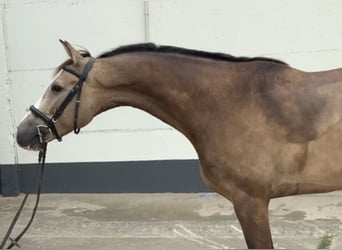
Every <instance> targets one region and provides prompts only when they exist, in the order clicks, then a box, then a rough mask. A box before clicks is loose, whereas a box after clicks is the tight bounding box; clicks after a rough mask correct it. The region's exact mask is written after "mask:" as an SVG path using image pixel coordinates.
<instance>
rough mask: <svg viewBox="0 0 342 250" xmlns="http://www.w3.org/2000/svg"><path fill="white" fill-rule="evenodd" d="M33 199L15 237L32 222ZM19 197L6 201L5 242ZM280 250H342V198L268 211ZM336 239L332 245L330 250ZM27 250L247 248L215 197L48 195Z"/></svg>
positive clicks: (299, 200) (1, 219)
mask: <svg viewBox="0 0 342 250" xmlns="http://www.w3.org/2000/svg"><path fill="white" fill-rule="evenodd" d="M34 198H35V197H34V196H33V197H31V199H30V201H29V202H28V205H27V206H26V207H25V210H24V213H23V214H22V217H21V220H20V221H19V222H18V225H17V228H16V230H15V232H18V231H19V230H21V229H22V228H23V227H24V225H25V224H26V222H27V220H28V218H29V216H30V213H31V208H32V206H33V203H34ZM21 199H22V196H21V197H15V198H13V197H12V198H1V197H0V237H1V238H2V237H3V236H4V234H5V231H6V230H7V227H8V225H9V223H10V220H11V219H12V217H13V216H14V213H15V212H16V210H17V208H18V206H19V203H20V201H21ZM270 218H271V225H272V233H273V239H274V243H275V246H276V247H277V248H282V249H284V248H287V249H289V248H290V249H298V248H301V249H303V248H304V249H317V247H318V245H319V244H320V243H322V242H323V241H324V239H325V240H327V239H328V240H327V241H326V242H328V243H327V244H326V246H328V247H329V248H330V249H342V225H341V220H342V193H341V192H335V193H329V194H319V195H306V196H296V197H287V198H280V199H275V200H273V201H272V202H271V205H270ZM329 241H331V244H329ZM20 244H21V246H22V249H29V250H30V249H32V250H33V249H72V250H79V249H120V250H130V249H142V250H144V249H146V250H147V249H149V250H156V249H158V250H159V249H165V250H171V249H187V250H193V249H232V248H235V249H236V248H239V249H241V248H246V245H245V242H244V239H243V235H242V233H241V229H240V226H239V223H238V221H237V219H236V216H235V214H234V211H233V208H232V205H231V204H230V202H228V201H226V200H225V199H223V198H222V197H220V196H218V195H216V194H212V193H204V194H43V195H42V197H41V202H40V206H39V211H38V214H37V217H36V219H35V221H34V223H33V224H32V226H31V228H30V230H29V231H28V232H27V234H26V235H25V236H24V238H23V239H22V240H21V242H20Z"/></svg>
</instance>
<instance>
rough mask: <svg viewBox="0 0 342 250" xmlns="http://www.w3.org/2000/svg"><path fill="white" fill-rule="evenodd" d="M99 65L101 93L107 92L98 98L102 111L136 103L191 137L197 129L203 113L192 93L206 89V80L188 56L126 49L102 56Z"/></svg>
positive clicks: (192, 137)
mask: <svg viewBox="0 0 342 250" xmlns="http://www.w3.org/2000/svg"><path fill="white" fill-rule="evenodd" d="M101 68H102V72H103V74H101V75H100V76H99V77H98V81H99V82H100V83H101V86H103V87H104V88H103V90H104V91H103V92H102V94H101V96H103V95H105V96H106V98H100V99H101V100H102V103H101V106H102V107H101V111H104V110H107V109H110V108H114V107H117V106H132V107H136V108H139V109H142V110H144V111H146V112H148V113H150V114H152V115H154V116H156V117H157V118H159V119H161V120H162V121H164V122H166V123H167V124H169V125H171V126H172V127H174V128H176V129H177V130H179V131H181V132H182V133H183V134H184V135H185V136H187V137H188V139H190V141H193V140H194V137H195V136H196V135H195V134H196V132H197V131H198V130H199V129H200V128H199V127H197V125H198V124H201V123H200V122H199V119H201V114H202V115H203V114H204V113H205V110H204V109H203V106H202V105H201V106H198V105H200V103H198V102H197V103H196V102H194V97H196V96H199V95H203V94H205V93H206V89H208V86H207V85H208V82H205V81H203V80H204V79H203V77H201V74H200V71H198V68H197V67H196V66H193V63H192V62H191V60H184V58H182V60H181V59H180V58H179V57H177V56H172V55H170V56H167V55H162V56H160V55H158V54H155V53H128V54H123V55H119V56H113V57H112V58H106V59H103V60H102V65H101ZM202 70H203V69H202ZM197 100H198V99H197ZM202 101H203V102H204V101H205V100H204V99H203V100H202ZM200 112H201V114H200Z"/></svg>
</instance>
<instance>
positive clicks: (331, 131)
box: [17, 41, 342, 248]
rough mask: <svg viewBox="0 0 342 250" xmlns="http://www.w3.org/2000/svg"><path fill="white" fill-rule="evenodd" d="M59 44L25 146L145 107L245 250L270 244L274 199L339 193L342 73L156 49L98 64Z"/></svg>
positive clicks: (21, 130) (22, 136)
mask: <svg viewBox="0 0 342 250" xmlns="http://www.w3.org/2000/svg"><path fill="white" fill-rule="evenodd" d="M61 43H62V44H63V46H64V48H65V50H66V52H67V53H68V55H69V57H70V58H69V59H68V60H67V61H66V62H64V63H63V64H61V65H60V66H59V67H58V68H57V70H56V76H55V78H54V80H53V81H52V83H51V84H50V85H49V87H48V88H47V90H46V91H45V93H44V94H43V96H42V97H41V99H40V101H39V102H38V103H37V104H36V105H35V106H32V107H31V112H30V113H28V114H27V115H26V117H25V118H24V119H23V121H22V122H21V123H20V124H19V126H18V129H17V142H18V144H19V145H20V146H21V147H23V148H26V149H31V150H39V149H40V148H41V145H42V142H41V140H40V139H39V138H43V140H44V141H51V140H53V139H61V137H62V136H64V135H66V134H68V133H69V132H71V131H72V130H73V129H74V130H75V131H79V128H81V127H83V126H85V125H86V124H87V123H89V122H90V121H91V120H92V118H93V117H94V116H96V115H98V114H100V113H101V112H104V111H106V110H108V109H111V108H115V107H118V106H133V107H136V108H139V109H142V110H145V111H147V112H149V113H150V114H152V115H154V116H156V117H158V118H159V119H161V120H162V121H164V122H166V123H168V124H170V125H171V126H173V127H174V128H175V129H177V130H179V131H180V132H182V133H183V134H184V135H185V136H186V137H187V138H188V139H189V140H190V142H191V143H192V145H193V146H194V148H195V150H196V152H197V154H198V157H199V162H200V171H201V174H202V177H203V179H204V181H205V182H206V183H207V185H208V186H209V187H210V188H211V189H212V190H214V191H216V192H218V193H219V194H221V195H223V196H224V197H226V198H227V199H228V200H230V201H231V202H232V203H233V205H234V209H235V212H236V214H237V217H238V219H239V221H240V224H241V228H242V230H243V233H244V236H245V239H246V243H247V245H248V247H249V248H272V247H273V243H272V238H271V231H270V225H269V218H268V205H269V201H270V199H271V198H275V197H281V196H287V195H296V194H305V193H318V192H329V191H334V190H339V189H342V166H341V165H340V162H342V154H341V153H340V151H341V146H342V142H341V139H340V136H341V134H342V123H341V117H342V69H335V70H329V71H324V72H310V73H309V72H303V71H300V70H297V69H294V68H291V67H290V66H289V65H287V64H286V63H284V62H281V61H278V60H275V59H270V58H245V57H244V58H241V57H233V56H230V55H226V54H220V53H209V52H204V51H196V50H188V49H183V48H177V47H171V46H156V45H154V44H138V45H129V46H124V47H120V48H118V49H115V50H112V51H109V52H106V53H103V54H102V55H100V56H98V57H96V58H92V57H91V56H90V54H89V53H82V52H80V51H77V50H76V49H74V48H73V47H72V46H71V45H70V44H69V43H68V42H66V41H61ZM90 62H91V63H90ZM90 64H91V65H90ZM89 65H90V66H89ZM86 71H87V72H86ZM85 73H86V74H85ZM76 86H78V87H76ZM39 134H41V135H40V136H39Z"/></svg>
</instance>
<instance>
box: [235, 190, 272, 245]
mask: <svg viewBox="0 0 342 250" xmlns="http://www.w3.org/2000/svg"><path fill="white" fill-rule="evenodd" d="M233 204H234V210H235V213H236V215H237V217H238V219H239V221H240V224H241V228H242V231H243V234H244V236H245V239H246V243H247V246H248V248H253V249H259V248H264V249H269V248H273V243H272V236H271V229H270V224H269V220H268V204H269V200H267V199H260V198H255V197H251V196H248V195H247V194H244V195H241V196H238V197H237V198H236V199H234V201H233Z"/></svg>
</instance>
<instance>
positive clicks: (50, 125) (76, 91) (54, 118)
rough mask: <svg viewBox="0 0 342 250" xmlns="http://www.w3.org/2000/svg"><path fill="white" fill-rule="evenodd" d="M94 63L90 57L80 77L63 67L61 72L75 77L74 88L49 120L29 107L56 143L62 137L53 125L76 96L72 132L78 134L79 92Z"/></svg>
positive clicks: (38, 111)
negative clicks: (50, 132) (42, 122)
mask: <svg viewBox="0 0 342 250" xmlns="http://www.w3.org/2000/svg"><path fill="white" fill-rule="evenodd" d="M94 62H95V58H93V57H91V58H90V59H89V61H88V62H87V64H86V65H85V66H84V69H83V72H82V73H81V75H79V74H78V73H77V72H76V71H74V70H73V69H71V68H68V67H67V66H64V67H63V70H65V71H66V72H68V73H70V74H72V75H74V76H76V77H77V78H78V81H77V83H76V84H75V86H74V87H73V88H72V89H71V90H70V91H69V93H68V94H67V96H66V97H65V98H64V100H63V101H62V103H61V105H59V107H58V108H57V110H56V112H55V114H54V115H53V116H52V117H51V118H50V117H48V116H47V115H45V114H44V113H43V112H41V111H40V110H39V109H38V108H36V107H35V106H34V105H32V106H31V107H30V111H31V112H32V113H33V114H34V115H35V116H36V117H39V118H40V119H42V120H43V121H44V123H45V124H46V126H47V127H48V128H49V129H50V130H51V131H52V133H53V134H54V135H55V137H56V139H57V140H58V141H62V137H61V136H60V135H59V134H58V131H57V128H56V126H55V123H56V122H57V120H58V118H59V117H60V116H61V115H62V113H63V111H64V110H65V108H66V107H67V106H68V105H69V103H70V102H71V100H72V99H73V98H74V96H76V102H75V113H74V132H75V134H78V133H79V132H80V130H81V129H80V128H79V127H78V125H77V120H78V110H79V107H80V103H81V102H80V99H81V91H82V86H83V83H84V81H85V80H86V79H87V76H88V73H89V71H90V70H91V68H92V67H93V65H94Z"/></svg>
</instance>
